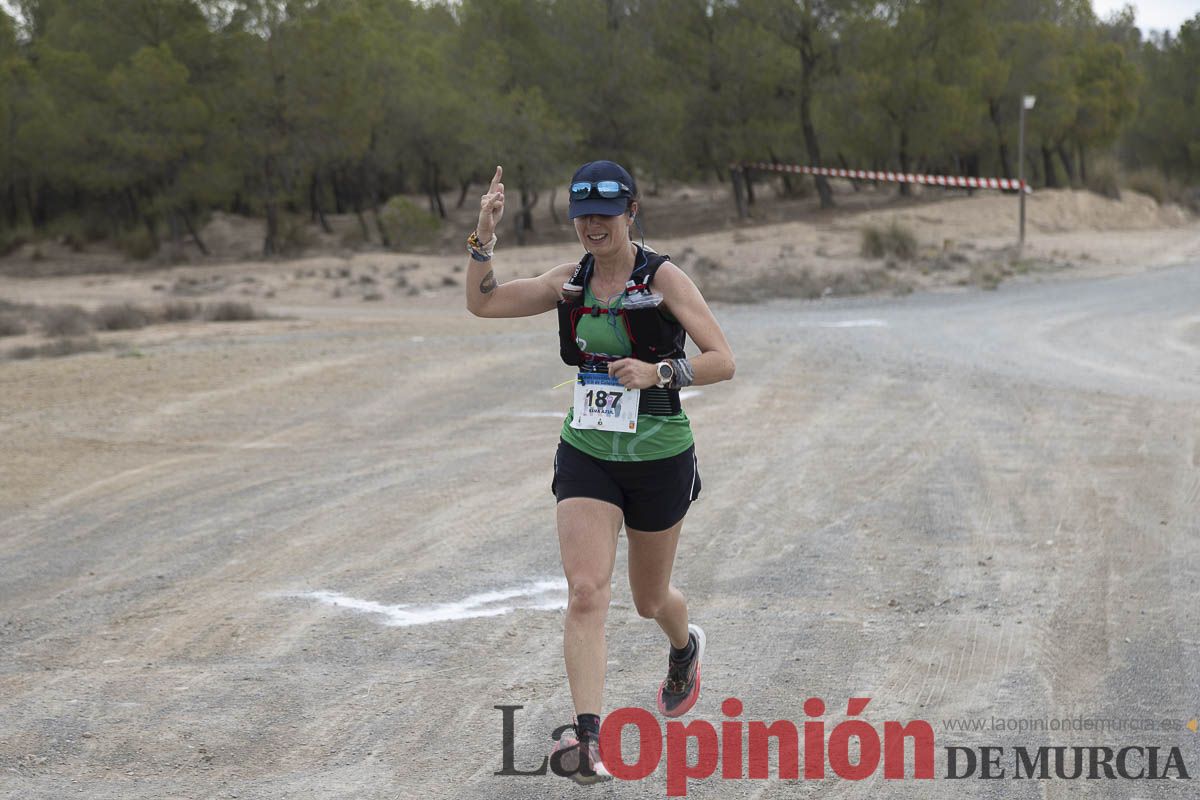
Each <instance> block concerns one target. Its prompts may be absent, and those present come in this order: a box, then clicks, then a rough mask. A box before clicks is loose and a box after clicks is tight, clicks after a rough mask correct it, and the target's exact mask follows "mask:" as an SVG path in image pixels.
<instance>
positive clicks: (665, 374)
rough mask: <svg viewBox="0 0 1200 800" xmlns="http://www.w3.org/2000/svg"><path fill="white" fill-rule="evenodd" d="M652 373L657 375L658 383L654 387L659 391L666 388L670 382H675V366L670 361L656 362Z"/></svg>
mask: <svg viewBox="0 0 1200 800" xmlns="http://www.w3.org/2000/svg"><path fill="white" fill-rule="evenodd" d="M654 371H655V372H657V373H658V383H656V384H655V386H657V387H658V388H660V389H664V388H666V387H667V386H669V385H670V383H671V381H673V380H675V366H674V365H673V364H671V362H670V361H660V362H658V363H657V364H656V365H655V366H654Z"/></svg>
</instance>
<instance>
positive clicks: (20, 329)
mask: <svg viewBox="0 0 1200 800" xmlns="http://www.w3.org/2000/svg"><path fill="white" fill-rule="evenodd" d="M27 330H28V328H27V327H26V326H25V323H24V322H22V321H21V318H20V317H18V316H17V315H16V314H13V313H11V312H5V313H2V314H0V336H20V335H21V334H23V333H25V332H26V331H27Z"/></svg>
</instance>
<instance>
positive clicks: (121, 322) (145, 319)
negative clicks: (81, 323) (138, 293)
mask: <svg viewBox="0 0 1200 800" xmlns="http://www.w3.org/2000/svg"><path fill="white" fill-rule="evenodd" d="M92 319H93V320H94V321H95V324H96V328H97V330H102V331H129V330H137V329H138V328H144V327H146V326H147V325H149V324H150V323H151V322H152V321H153V317H152V316H151V313H150V312H149V311H147V310H146V309H144V308H142V307H140V306H136V305H134V304H133V303H116V304H112V305H106V306H100V308H99V309H97V311H96V313H95V314H93V315H92Z"/></svg>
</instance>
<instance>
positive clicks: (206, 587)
mask: <svg viewBox="0 0 1200 800" xmlns="http://www.w3.org/2000/svg"><path fill="white" fill-rule="evenodd" d="M1198 298H1200V264H1192V265H1190V266H1187V265H1185V266H1181V267H1172V268H1169V269H1159V270H1154V271H1148V272H1144V273H1141V274H1131V275H1122V276H1117V277H1109V278H1103V279H1089V280H1080V281H1069V280H1058V281H1052V282H1046V283H1038V282H1034V281H1029V282H1017V283H1013V284H1011V285H1010V284H1005V285H1003V286H1001V287H1000V289H999V290H998V291H994V292H978V291H966V292H954V291H951V292H937V293H918V294H914V295H911V296H908V297H903V298H871V299H860V300H853V301H825V302H815V303H814V302H803V301H776V302H769V303H766V304H760V305H731V306H718V307H717V309H716V310H717V314H718V317H719V318H720V320H721V322H722V324H723V325H724V326H725V328H726V330H727V333H728V335H729V338H730V340H731V342H732V344H733V346H734V350H735V353H736V355H737V360H738V373H737V377H736V378H735V379H734V381H733V382H731V383H727V384H721V385H716V386H710V387H700V388H699V389H697V390H695V391H694V392H693V393H692V395H691V396H689V397H688V399H687V400H686V401H685V407H686V408H687V409H688V412H689V414H690V415H691V417H692V419H693V421H694V426H695V429H696V432H697V434H696V435H697V450H698V453H699V458H700V469H701V473H702V475H703V479H704V492H703V495H702V497H701V500H700V501H699V502H697V503H696V504H695V505H694V506H693V508H692V512H691V513H690V514H689V517H688V522H687V524H686V525H685V528H684V533H683V538H682V541H681V546H680V552H679V556H678V561H677V565H676V580H677V583H678V584H679V585H680V586H681V588H683V590H684V591H685V593H686V594H687V595H688V596H689V602H690V604H691V607H692V614H693V618H694V620H695V621H697V622H699V623H701V624H702V625H704V627H705V629H706V631H707V634H708V654H707V658H706V660H705V664H704V673H703V674H704V695H703V697H702V699H701V701H700V703H699V705H698V706H697V709H696V711H695V712H694V713H693V717H699V718H703V719H707V720H710V721H713V722H714V723H715V722H717V721H719V720H721V719H723V717H722V714H721V711H720V702H721V700H723V699H724V698H726V697H737V698H739V699H740V700H741V701H742V702H743V704H744V708H745V712H744V714H743V716H742V718H743V719H744V720H766V721H772V720H792V721H795V722H796V723H797V724H799V723H800V722H802V721H803V720H805V719H807V717H806V716H805V714H804V711H803V703H804V700H805V699H807V698H810V697H820V698H823V699H824V700H825V701H826V703H827V705H828V706H829V711H828V713H827V714H826V717H825V719H826V723H827V730H828V729H831V728H832V727H833V726H834V725H835V724H836V723H838V722H839V721H841V720H842V719H843V718H844V717H845V713H844V712H845V710H846V709H845V704H846V700H847V698H849V697H870V698H871V704H870V706H869V708H868V710H867V711H866V712H864V714H863V718H864V719H867V720H868V721H869V722H871V723H872V724H873V725H876V726H878V727H879V728H880V729H882V724H883V722H884V721H885V720H901V721H906V720H913V719H924V720H928V721H929V722H930V723H931V724H932V726H933V728H934V731H935V735H936V739H937V763H936V774H937V775H938V776H939V777H938V779H937V780H933V781H914V780H911V779H909V780H905V781H889V780H884V779H883V778H882V767H881V768H880V769H879V770H877V771H876V773H875V774H874V775H873V776H872V777H871V778H868V779H867V780H863V781H848V780H841V779H838V778H832V777H830V778H827V779H826V780H824V781H804V780H800V781H778V780H771V781H751V780H719V779H716V778H712V779H709V780H706V781H693V782H692V783H691V784H690V786H689V789H690V791H689V796H692V797H701V798H702V797H747V798H749V797H765V798H770V797H795V796H802V797H808V796H815V795H818V794H820V795H822V796H825V797H856V798H857V797H864V798H865V797H872V796H878V795H883V796H894V797H947V798H948V797H963V796H967V797H1000V796H1004V797H1009V796H1014V797H1075V796H1078V795H1079V794H1081V793H1082V794H1086V795H1087V796H1095V797H1113V798H1127V797H1179V798H1183V797H1189V796H1195V790H1194V788H1193V787H1192V785H1191V781H1174V780H1166V781H1125V780H1049V781H1036V780H1025V781H1012V780H1002V781H987V780H976V779H972V780H963V781H948V780H944V779H942V776H943V775H944V774H945V771H946V764H945V761H946V759H945V752H944V748H945V747H949V746H972V747H976V748H977V747H979V746H982V745H995V746H1004V747H1006V748H1008V751H1009V752H1010V754H1011V748H1012V747H1015V746H1018V745H1023V746H1028V747H1036V746H1039V745H1066V746H1072V745H1081V746H1082V745H1109V746H1117V747H1119V746H1123V745H1150V744H1158V745H1161V746H1163V747H1169V746H1172V745H1174V746H1178V747H1179V748H1180V749H1181V753H1182V756H1183V758H1184V761H1185V763H1186V765H1187V768H1188V769H1189V772H1190V773H1191V774H1193V775H1194V774H1195V773H1196V772H1200V734H1196V733H1193V732H1191V731H1189V730H1187V729H1186V728H1185V727H1181V726H1182V725H1183V724H1184V723H1185V722H1186V721H1187V720H1190V719H1192V718H1193V717H1195V716H1197V715H1200V692H1198V690H1197V686H1198V681H1197V678H1198V677H1200V666H1198V664H1200V658H1198V656H1200V652H1198V651H1200V644H1198V643H1200V621H1198V620H1197V616H1196V615H1195V613H1194V609H1195V606H1196V599H1195V598H1196V595H1197V589H1198V587H1197V579H1198V577H1200V516H1198V512H1197V508H1198V507H1200V411H1198V408H1200V402H1198V401H1200V369H1198V368H1197V367H1198V365H1200V303H1198ZM254 325H255V327H254V328H239V329H237V332H235V331H233V330H232V329H231V330H230V332H229V333H228V334H211V333H210V334H207V335H205V336H195V337H190V336H189V337H179V338H176V339H169V340H164V341H162V342H159V343H155V344H151V345H149V346H146V347H143V348H141V349H140V350H139V351H135V352H133V353H124V355H127V356H131V357H126V358H121V357H117V356H115V355H114V354H113V353H112V352H102V353H95V354H86V355H79V356H74V357H71V358H67V359H57V360H41V361H32V362H8V363H4V364H3V365H0V442H3V450H4V455H3V458H2V459H0V796H3V797H13V798H61V797H75V796H80V797H88V798H166V797H172V798H174V797H179V798H198V797H204V798H210V797H212V798H224V797H242V798H259V797H261V798H284V797H288V798H313V797H316V798H385V797H386V798H395V797H402V798H407V797H432V798H443V797H444V798H451V797H455V798H457V797H478V798H524V797H562V796H570V797H574V796H581V797H582V796H585V795H589V796H606V797H607V796H621V797H662V796H664V795H665V792H666V780H665V768H664V767H660V768H659V770H658V771H657V772H656V773H655V774H654V775H652V776H651V777H649V778H647V779H645V780H643V781H640V782H636V783H634V782H617V783H616V784H612V785H610V786H608V787H600V788H592V789H590V790H588V789H583V788H578V787H575V786H574V785H572V784H569V783H567V782H565V781H563V780H562V779H561V778H556V777H554V776H547V777H523V778H516V777H497V776H495V775H494V774H493V773H494V772H495V771H497V770H499V769H500V768H501V751H500V746H501V715H500V712H499V711H497V710H496V709H495V708H494V706H496V705H502V704H507V705H521V706H523V710H521V711H520V712H518V713H517V717H516V735H515V740H516V741H515V746H516V762H517V766H518V767H522V768H529V767H531V766H536V764H537V763H538V762H539V761H540V759H541V757H542V755H543V754H544V753H545V752H546V751H547V748H548V745H549V732H550V730H551V729H552V728H553V727H555V726H556V725H559V724H562V723H563V722H565V721H567V719H568V718H569V715H570V698H569V694H568V691H567V688H566V680H565V676H564V674H563V668H562V659H561V649H560V639H561V623H562V611H561V608H560V606H561V603H562V601H563V589H562V583H561V566H560V564H559V560H558V551H557V545H556V541H555V535H554V518H553V503H552V498H551V496H550V493H549V482H550V470H551V462H552V458H553V451H554V444H555V440H556V436H557V429H558V426H559V424H560V419H561V417H560V414H561V413H562V412H563V411H564V410H565V408H566V406H567V404H568V402H569V395H568V389H566V388H560V389H552V388H550V387H553V386H555V384H558V383H560V382H561V381H563V380H564V379H566V378H568V377H569V376H570V373H569V371H568V370H567V368H566V367H564V366H563V365H562V364H560V363H557V361H556V356H555V353H556V342H555V334H554V331H553V329H552V325H553V323H552V320H551V318H550V317H549V316H547V317H542V318H537V319H530V320H513V321H502V322H497V321H485V320H475V319H472V318H469V317H468V316H467V315H466V313H465V312H464V311H462V310H461V308H460V306H459V301H458V300H457V299H456V298H454V299H452V298H445V297H439V298H432V299H430V300H428V302H424V303H423V304H422V305H420V306H418V305H417V304H416V301H414V305H413V306H412V307H411V308H410V309H409V310H408V311H406V312H405V313H404V314H398V315H393V316H391V317H390V318H387V319H379V320H375V321H372V322H369V323H356V324H351V323H349V322H347V321H345V320H341V319H337V318H330V319H321V320H315V321H310V322H305V321H303V320H301V321H295V320H293V321H281V322H274V323H255V324H254ZM624 574H625V554H624V548H623V547H622V551H621V553H620V555H619V556H618V564H617V572H616V576H617V577H616V579H615V586H616V588H615V591H614V607H613V609H612V611H611V613H610V617H609V628H608V630H609V652H610V658H611V662H610V667H609V677H608V685H607V688H606V703H607V705H608V709H609V710H611V709H615V708H618V707H623V706H633V707H642V708H650V709H652V708H653V702H654V701H653V697H654V692H655V690H656V688H657V685H658V682H659V681H660V680H661V678H662V672H663V668H664V666H665V663H664V662H665V659H666V652H665V644H664V641H663V638H662V636H661V634H660V633H659V632H658V630H657V628H656V626H655V625H654V624H653V623H652V622H649V621H646V620H642V619H640V618H638V616H637V615H636V613H635V612H634V611H633V607H632V603H631V601H630V597H629V590H628V586H627V585H626V583H625V581H624ZM489 592H491V593H494V594H492V595H490V596H487V595H484V596H481V595H483V593H489ZM1189 609H1192V611H1189ZM430 620H435V621H430ZM414 623H415V624H414ZM992 717H1000V718H1005V719H1007V718H1012V719H1020V718H1034V719H1043V718H1051V717H1053V718H1063V717H1068V718H1075V717H1086V718H1102V719H1114V720H1115V719H1121V720H1128V719H1136V720H1141V719H1147V718H1148V719H1153V720H1165V719H1174V720H1178V721H1179V722H1178V724H1176V725H1174V726H1167V728H1168V729H1166V730H1154V731H1141V730H1138V731H1130V730H1121V731H1115V732H1114V731H1111V730H1110V731H1106V732H1095V731H1068V732H1057V733H1048V732H1044V731H1040V732H1029V731H1025V732H1015V731H989V732H977V733H965V732H962V731H952V730H949V729H948V728H947V724H949V723H948V721H951V720H959V719H968V718H970V719H974V718H985V719H991V718H992ZM1160 727H1161V726H1160ZM1164 759H1165V756H1164ZM1006 760H1011V755H1010V756H1006ZM1009 766H1010V767H1011V764H1009Z"/></svg>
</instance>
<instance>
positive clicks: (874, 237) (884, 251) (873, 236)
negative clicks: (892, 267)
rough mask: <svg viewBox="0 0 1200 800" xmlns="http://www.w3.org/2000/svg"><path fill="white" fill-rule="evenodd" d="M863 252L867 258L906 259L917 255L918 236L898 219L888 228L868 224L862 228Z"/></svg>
mask: <svg viewBox="0 0 1200 800" xmlns="http://www.w3.org/2000/svg"><path fill="white" fill-rule="evenodd" d="M861 249H862V254H863V256H865V257H866V258H887V257H888V256H894V257H896V258H899V259H902V260H904V261H911V260H913V259H914V258H916V257H917V237H916V236H915V235H914V234H913V232H912V231H911V230H909V229H908V228H905V227H904V226H903V225H901V224H900V223H899V222H897V221H896V220H892V221H891V222H890V223H889V224H888V226H887V227H886V228H881V227H879V226H877V225H868V226H866V227H865V228H863V229H862V247H861Z"/></svg>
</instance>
